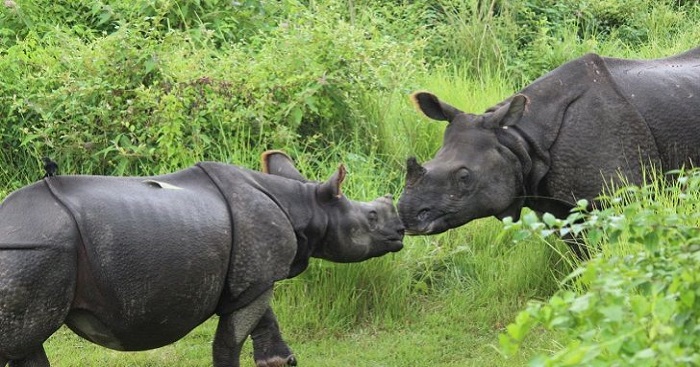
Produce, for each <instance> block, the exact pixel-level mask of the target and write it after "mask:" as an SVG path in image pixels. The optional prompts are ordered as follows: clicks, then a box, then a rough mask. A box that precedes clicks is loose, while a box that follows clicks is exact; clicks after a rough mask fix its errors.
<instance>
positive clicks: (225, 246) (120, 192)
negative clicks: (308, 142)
mask: <svg viewBox="0 0 700 367" xmlns="http://www.w3.org/2000/svg"><path fill="white" fill-rule="evenodd" d="M263 162H264V167H265V171H267V172H270V173H271V174H266V173H261V172H254V171H250V170H247V169H243V168H239V167H236V166H232V165H227V164H221V163H213V162H204V163H200V164H198V165H196V166H194V167H192V168H189V169H185V170H182V171H179V172H175V173H172V174H167V175H162V176H156V177H149V178H144V177H104V176H55V177H48V178H46V179H44V180H42V181H39V182H37V183H34V184H32V185H29V186H27V187H24V188H22V189H20V190H17V191H15V192H13V193H12V194H10V195H9V196H8V197H7V198H6V199H5V201H4V202H2V204H1V205H0V331H1V332H0V366H5V365H6V364H7V363H8V362H9V365H10V366H49V362H48V359H47V357H46V354H45V352H44V349H43V347H42V343H43V342H44V341H45V340H46V339H47V338H48V337H49V336H50V335H51V334H52V333H53V332H55V331H56V330H57V329H58V328H59V327H60V326H61V325H62V324H64V323H65V324H66V325H68V327H69V328H71V329H72V330H73V331H74V332H76V333H77V334H78V335H80V336H82V337H84V338H86V339H88V340H90V341H92V342H94V343H97V344H99V345H102V346H105V347H108V348H112V349H116V350H125V351H135V350H146V349H152V348H157V347H161V346H164V345H167V344H169V343H172V342H174V341H176V340H178V339H180V338H182V337H183V336H184V335H186V334H187V333H188V332H189V331H190V330H192V329H193V328H194V327H196V326H197V325H199V324H200V323H202V322H204V321H205V320H207V319H208V318H209V317H211V316H212V315H214V314H218V315H219V324H218V327H217V330H216V335H215V337H214V343H213V360H214V366H217V367H219V366H222V367H223V366H227V367H230V366H239V356H240V349H241V346H242V344H243V342H244V340H245V339H246V338H247V336H248V335H251V336H252V338H253V346H254V357H255V359H256V364H257V365H258V366H261V367H262V366H265V367H272V366H275V367H276V366H283V365H286V364H290V365H293V364H295V363H296V362H295V360H294V357H293V355H292V353H291V351H290V350H289V348H288V347H287V345H286V344H285V343H284V341H283V340H282V337H281V335H280V332H279V327H278V324H277V321H276V319H275V316H274V313H273V312H272V310H271V308H270V305H269V301H270V298H271V295H272V285H273V283H274V282H275V281H278V280H280V279H284V278H287V277H292V276H295V275H297V274H299V273H300V272H302V271H303V270H304V269H305V268H306V266H307V264H308V261H309V257H318V258H322V259H327V260H331V261H336V262H356V261H362V260H366V259H369V258H371V257H375V256H381V255H383V254H386V253H389V252H394V251H398V250H400V249H401V248H402V238H403V226H402V224H401V222H400V220H399V218H398V215H397V214H396V211H395V210H394V207H393V205H392V202H391V198H387V197H382V198H378V199H376V200H374V201H372V202H367V203H363V202H354V201H350V200H348V199H347V198H346V197H345V196H343V195H342V193H341V191H340V185H341V183H342V181H343V178H344V175H345V170H344V168H343V167H342V166H341V167H340V168H339V169H338V171H337V172H336V173H335V174H334V175H333V176H332V177H331V178H330V179H329V180H328V181H326V182H323V183H315V182H307V181H306V180H304V179H303V177H301V175H300V174H299V173H298V171H297V170H296V169H295V168H294V166H293V164H292V163H291V161H290V160H289V158H288V157H287V156H286V155H284V154H283V153H281V152H267V153H265V155H264V156H263Z"/></svg>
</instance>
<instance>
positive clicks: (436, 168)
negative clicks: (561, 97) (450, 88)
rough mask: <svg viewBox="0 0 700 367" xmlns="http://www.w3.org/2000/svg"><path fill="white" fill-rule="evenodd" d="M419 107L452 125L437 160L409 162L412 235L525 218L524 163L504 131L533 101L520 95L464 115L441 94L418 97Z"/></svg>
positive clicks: (404, 198) (407, 216) (406, 204)
mask: <svg viewBox="0 0 700 367" xmlns="http://www.w3.org/2000/svg"><path fill="white" fill-rule="evenodd" d="M412 99H413V102H414V103H415V105H416V106H417V108H418V109H419V110H420V111H421V112H423V113H424V114H425V115H426V116H428V117H429V118H431V119H434V120H440V121H448V122H449V125H448V126H447V128H446V130H445V134H444V138H443V144H442V147H441V148H440V150H439V151H438V152H437V154H436V155H435V157H434V158H433V159H432V160H430V161H428V162H426V163H425V164H423V165H420V164H419V163H418V161H417V160H416V159H415V158H413V157H412V158H409V159H408V162H407V171H406V185H405V188H404V191H403V194H402V195H401V198H400V199H399V203H398V207H399V214H400V216H401V220H402V221H403V223H404V225H405V226H406V230H407V232H408V233H409V234H436V233H441V232H444V231H446V230H448V229H451V228H455V227H458V226H461V225H463V224H466V223H467V222H469V221H471V220H473V219H476V218H481V217H486V216H491V215H495V216H497V217H506V216H512V217H515V218H516V219H517V218H518V217H519V213H520V209H521V208H522V199H519V198H518V197H519V195H521V194H522V190H523V173H522V168H521V162H520V159H519V158H518V157H517V156H516V153H514V152H513V151H512V149H509V148H507V147H506V146H504V144H503V143H502V140H503V134H505V130H504V129H508V128H509V127H510V126H513V125H514V124H515V123H516V122H517V121H518V120H519V119H520V117H521V116H522V114H523V111H524V109H525V105H526V102H527V99H526V97H525V96H522V95H516V96H515V97H513V98H512V99H511V100H510V101H508V102H507V103H504V104H501V105H500V106H498V107H497V108H494V109H492V110H490V111H488V112H487V113H485V114H483V115H473V114H468V113H464V112H462V111H460V110H459V109H457V108H455V107H453V106H450V105H449V104H447V103H445V102H443V101H440V100H439V99H438V98H437V97H436V96H435V95H433V94H430V93H425V92H419V93H415V94H413V95H412Z"/></svg>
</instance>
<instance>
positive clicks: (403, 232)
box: [396, 227, 406, 237]
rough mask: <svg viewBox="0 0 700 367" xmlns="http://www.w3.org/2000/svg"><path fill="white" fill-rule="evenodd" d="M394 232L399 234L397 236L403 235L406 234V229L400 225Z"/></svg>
mask: <svg viewBox="0 0 700 367" xmlns="http://www.w3.org/2000/svg"><path fill="white" fill-rule="evenodd" d="M396 233H398V234H399V237H403V235H404V234H406V229H405V228H404V227H401V228H399V229H397V230H396Z"/></svg>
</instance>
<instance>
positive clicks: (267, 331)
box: [250, 308, 297, 367]
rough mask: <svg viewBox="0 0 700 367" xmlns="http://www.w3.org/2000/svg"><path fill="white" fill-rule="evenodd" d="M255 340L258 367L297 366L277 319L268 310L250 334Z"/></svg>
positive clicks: (254, 352) (254, 354)
mask: <svg viewBox="0 0 700 367" xmlns="http://www.w3.org/2000/svg"><path fill="white" fill-rule="evenodd" d="M250 336H251V337H252V338H253V356H254V357H255V365H256V366H257V367H284V366H296V365H297V361H296V359H295V358H294V355H293V354H292V351H291V350H290V349H289V346H287V343H285V342H284V340H283V339H282V334H281V333H280V329H279V324H278V323H277V318H276V317H275V314H274V313H273V312H272V309H271V308H268V309H267V311H266V312H265V314H264V315H263V317H262V318H261V319H260V321H259V322H258V325H257V326H256V327H255V329H253V332H252V333H251V334H250Z"/></svg>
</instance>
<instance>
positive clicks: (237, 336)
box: [213, 289, 272, 367]
mask: <svg viewBox="0 0 700 367" xmlns="http://www.w3.org/2000/svg"><path fill="white" fill-rule="evenodd" d="M270 299H272V289H270V290H268V291H266V292H265V293H263V294H262V295H261V296H260V297H258V298H256V299H255V300H253V302H251V303H250V304H248V305H247V306H245V307H243V308H241V309H238V310H236V311H234V312H232V313H230V314H226V315H221V316H219V324H218V325H217V327H216V335H215V336H214V345H213V354H214V355H213V357H214V367H239V366H240V357H241V348H242V347H243V342H245V340H246V338H247V337H248V335H250V333H251V332H252V331H253V329H254V328H255V327H256V326H257V325H258V322H259V321H260V319H261V318H262V317H263V315H265V312H267V310H268V309H269V308H270Z"/></svg>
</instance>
